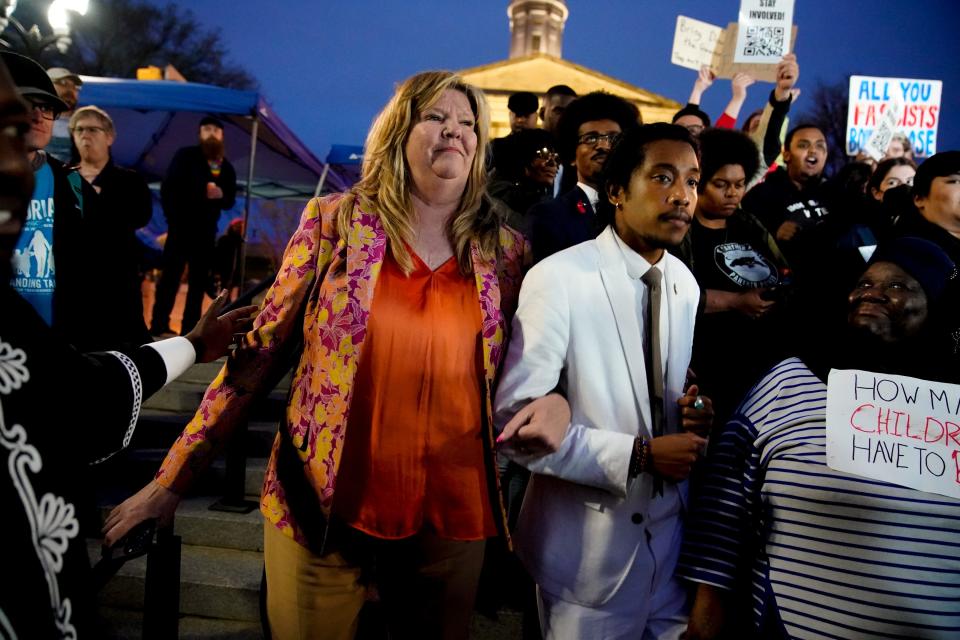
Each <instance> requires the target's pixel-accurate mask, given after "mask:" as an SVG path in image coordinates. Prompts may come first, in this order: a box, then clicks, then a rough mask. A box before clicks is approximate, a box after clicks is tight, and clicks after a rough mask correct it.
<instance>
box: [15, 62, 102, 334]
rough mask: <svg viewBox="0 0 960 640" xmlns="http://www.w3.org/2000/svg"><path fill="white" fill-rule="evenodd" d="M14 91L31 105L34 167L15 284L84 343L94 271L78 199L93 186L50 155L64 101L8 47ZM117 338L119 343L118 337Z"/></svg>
mask: <svg viewBox="0 0 960 640" xmlns="http://www.w3.org/2000/svg"><path fill="white" fill-rule="evenodd" d="M0 56H2V59H3V62H4V63H5V65H6V67H7V69H8V70H9V72H10V77H11V78H12V80H13V83H14V85H15V86H16V90H17V93H18V94H19V96H20V97H21V98H22V99H24V100H25V101H26V102H27V103H28V104H29V105H30V107H31V109H30V128H29V130H28V131H27V133H26V136H25V142H26V148H27V159H28V160H29V161H30V163H31V166H32V167H33V176H34V185H35V186H34V191H33V197H32V198H31V203H30V211H31V215H30V216H29V219H28V220H27V221H26V223H25V226H24V229H23V233H22V234H21V235H20V237H19V240H18V243H17V246H16V247H15V249H14V265H15V271H14V277H13V280H12V285H13V288H14V289H15V290H16V291H17V292H18V293H19V294H20V295H22V296H23V298H24V299H25V300H26V301H27V302H29V303H30V305H31V306H32V307H33V308H34V309H35V310H36V312H37V313H38V314H39V315H40V317H41V318H43V320H44V322H46V323H47V325H48V326H50V327H52V328H53V329H54V331H55V332H56V333H58V334H59V335H60V336H62V337H64V338H66V339H67V340H69V341H70V342H72V343H74V344H77V345H80V346H84V340H85V339H86V338H87V337H89V335H90V334H89V331H88V329H90V330H96V326H95V323H93V322H91V321H90V320H91V319H92V318H95V317H96V315H97V314H95V313H91V312H90V308H89V303H88V301H89V293H90V286H91V285H93V284H94V283H96V282H97V278H96V276H97V275H98V274H94V273H91V272H90V271H89V269H88V266H87V265H88V262H87V260H86V259H85V254H84V251H85V250H86V246H85V245H86V241H85V237H86V234H87V233H89V225H88V221H87V220H86V217H85V215H84V213H85V211H84V209H83V202H84V201H85V200H89V198H90V196H91V195H92V193H93V191H92V188H91V187H90V186H89V185H88V184H86V183H85V182H84V180H83V179H82V178H81V177H80V175H79V174H78V173H77V172H76V171H72V170H70V169H68V168H67V167H66V166H64V164H63V163H61V162H60V161H59V160H57V159H56V158H53V157H51V156H49V155H48V154H47V153H46V152H45V151H44V148H45V147H46V146H47V145H48V144H49V143H50V138H51V136H52V133H53V123H54V121H55V120H56V118H57V115H58V114H60V113H62V112H64V111H66V110H67V109H68V105H67V104H66V103H65V102H64V101H63V100H61V99H60V97H59V96H58V95H57V91H56V88H55V87H54V84H53V81H51V80H50V77H49V76H48V75H47V72H46V71H44V70H43V67H41V66H40V65H39V64H37V63H36V62H34V61H33V60H31V59H30V58H28V57H26V56H22V55H19V54H17V53H13V52H10V51H3V52H0ZM117 346H119V345H117Z"/></svg>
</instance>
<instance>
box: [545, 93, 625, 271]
mask: <svg viewBox="0 0 960 640" xmlns="http://www.w3.org/2000/svg"><path fill="white" fill-rule="evenodd" d="M639 121H640V112H639V111H638V110H637V108H636V107H635V106H634V105H632V104H631V103H629V102H627V101H626V100H624V99H622V98H618V97H617V96H614V95H611V94H609V93H603V92H600V91H596V92H593V93H589V94H587V95H585V96H583V97H581V98H577V99H576V100H574V101H573V102H571V103H570V104H569V105H567V108H566V110H565V111H564V112H563V116H562V117H561V119H560V124H559V126H558V135H557V146H558V150H559V152H560V158H561V161H562V162H563V164H564V165H566V167H567V168H568V169H571V170H575V171H576V174H577V185H576V186H575V187H574V188H573V189H571V190H570V191H568V192H566V193H564V194H562V195H560V196H559V197H558V198H557V199H556V200H553V201H551V202H548V203H544V204H541V205H538V206H536V207H534V208H533V209H531V211H530V214H531V216H532V217H533V219H534V222H533V232H532V237H531V242H532V244H533V257H534V260H535V261H537V262H539V261H540V260H543V259H544V258H546V257H547V256H549V255H552V254H554V253H556V252H558V251H561V250H563V249H566V248H567V247H572V246H573V245H575V244H579V243H581V242H585V241H587V240H593V239H594V238H596V237H597V236H598V235H599V234H600V232H601V231H603V229H604V228H605V227H606V226H607V224H608V223H609V220H608V219H606V217H605V216H603V215H598V201H599V199H600V198H599V191H600V189H601V188H602V178H601V175H602V172H603V163H604V161H605V160H606V159H607V155H608V154H609V153H610V149H611V148H612V147H613V144H614V142H616V140H617V138H618V137H619V136H620V135H621V134H623V133H625V132H626V131H629V130H630V129H634V128H636V127H637V126H638V124H639Z"/></svg>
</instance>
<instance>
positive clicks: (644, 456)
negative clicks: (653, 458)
mask: <svg viewBox="0 0 960 640" xmlns="http://www.w3.org/2000/svg"><path fill="white" fill-rule="evenodd" d="M649 460H650V441H649V440H645V439H643V438H641V437H640V436H637V437H636V438H634V439H633V452H632V453H631V455H630V470H629V474H630V477H631V478H635V477H637V476H638V475H640V474H641V473H643V472H644V471H646V470H647V465H648V464H649Z"/></svg>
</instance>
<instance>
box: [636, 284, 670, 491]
mask: <svg viewBox="0 0 960 640" xmlns="http://www.w3.org/2000/svg"><path fill="white" fill-rule="evenodd" d="M641 279H642V280H643V283H644V284H645V285H647V291H648V292H649V294H650V297H649V299H648V303H647V312H646V318H645V321H644V323H643V333H644V336H643V352H644V353H643V360H644V364H645V365H646V368H647V393H648V395H649V396H650V417H651V419H652V422H653V424H651V425H650V431H651V433H652V434H653V437H654V438H658V437H660V436H662V435H663V432H664V426H665V425H664V415H663V360H662V358H661V355H660V297H661V296H660V294H661V291H662V287H661V280H662V278H661V275H660V270H659V269H657V268H656V267H650V269H649V270H648V271H647V272H646V273H645V274H643V277H642V278H641ZM653 490H654V495H663V481H662V480H661V479H660V478H655V479H654V483H653Z"/></svg>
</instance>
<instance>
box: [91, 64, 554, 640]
mask: <svg viewBox="0 0 960 640" xmlns="http://www.w3.org/2000/svg"><path fill="white" fill-rule="evenodd" d="M487 129H488V116H487V106H486V102H485V100H484V98H483V95H482V94H481V93H480V92H479V90H477V89H475V88H474V87H472V86H469V85H467V84H465V83H464V82H463V80H462V79H461V78H459V77H458V76H456V75H454V74H452V73H448V72H438V71H434V72H426V73H421V74H418V75H415V76H413V77H412V78H409V79H408V80H406V81H405V82H403V83H402V84H401V85H400V86H399V87H398V88H397V91H396V93H395V94H394V96H393V98H391V100H390V101H389V103H388V104H387V106H386V107H385V108H384V110H383V111H382V112H381V113H380V115H379V116H378V118H377V120H376V122H375V123H374V125H373V128H372V129H371V131H370V134H369V136H368V138H367V145H366V155H365V158H364V167H363V172H362V177H361V180H360V182H359V183H358V184H357V185H356V186H355V187H353V188H352V189H351V190H350V191H349V192H348V193H345V194H342V195H334V196H329V197H327V198H320V199H314V200H313V201H311V202H310V203H309V204H308V205H307V207H306V210H305V211H304V213H303V218H302V220H301V222H300V227H299V229H298V230H297V231H296V233H295V234H294V236H293V238H292V239H291V240H290V244H289V245H288V247H287V251H286V254H285V256H284V261H283V265H282V267H281V269H280V273H279V275H278V276H277V281H276V282H275V283H274V285H273V287H272V288H271V289H270V291H269V293H268V294H267V297H266V300H265V301H264V302H263V305H262V306H261V308H260V314H259V317H258V318H257V321H256V323H255V325H254V326H255V328H254V330H253V331H252V332H250V333H249V334H248V335H247V336H246V341H245V346H244V348H243V349H242V350H240V352H239V353H237V354H236V355H235V356H233V357H232V358H231V359H230V360H229V361H228V363H227V365H226V367H225V369H224V371H223V373H222V374H221V375H220V376H219V377H218V378H217V379H216V380H215V381H214V382H213V384H212V385H211V387H210V389H208V391H207V393H206V396H205V398H204V401H203V404H202V405H201V406H200V409H199V411H198V412H197V414H196V416H195V417H194V419H193V420H192V421H191V422H190V424H188V425H187V427H186V429H185V430H184V432H183V434H182V435H181V436H180V438H179V440H178V441H177V442H176V443H175V444H174V446H173V448H172V449H171V451H170V453H169V454H168V455H167V458H166V460H165V461H164V463H163V465H162V467H161V469H160V471H159V472H158V474H157V476H156V479H155V480H154V481H153V482H151V483H150V484H149V485H148V486H147V487H145V488H144V489H143V490H141V491H140V492H139V493H138V494H137V495H135V496H134V497H132V498H131V499H129V500H127V501H126V502H125V503H123V504H122V505H120V506H119V507H117V509H115V510H114V512H113V513H112V514H111V515H110V516H109V518H108V519H107V522H106V526H105V533H106V536H107V539H108V540H114V539H116V538H118V537H119V536H121V535H123V533H124V532H125V531H126V530H128V529H129V527H130V526H131V525H133V524H135V523H136V522H139V521H140V520H143V519H144V518H146V517H157V516H159V517H162V518H169V517H170V515H171V514H172V512H173V510H174V509H175V508H176V505H177V502H178V501H179V498H180V495H181V494H182V493H183V492H184V491H185V490H186V489H187V487H188V486H189V485H190V482H191V480H192V479H193V477H194V476H195V475H196V473H197V471H198V470H200V469H202V468H203V467H204V466H205V465H206V463H207V462H208V460H209V457H210V453H211V450H212V449H213V447H212V445H214V444H216V443H217V442H219V441H221V440H223V439H224V438H225V437H227V434H228V433H229V432H230V430H231V428H232V427H233V425H234V424H236V423H237V422H238V421H240V420H242V419H243V416H244V413H245V409H246V408H247V406H248V405H249V402H250V400H251V399H252V398H253V397H254V396H255V395H256V393H257V392H258V391H260V390H263V389H265V388H268V387H269V385H270V384H271V383H272V382H273V381H275V380H276V379H277V378H278V377H279V376H281V375H282V374H283V373H284V364H285V363H289V358H290V356H291V355H296V356H297V358H298V362H299V364H297V366H296V371H295V375H294V378H293V383H292V389H291V394H290V401H289V404H288V406H287V409H286V415H285V417H284V421H283V424H282V425H281V428H280V433H279V435H278V436H277V439H276V441H275V443H274V448H273V453H272V455H271V458H270V462H269V466H268V468H267V474H266V479H265V481H264V486H263V496H262V499H261V511H262V512H263V514H264V517H265V525H264V548H265V564H266V573H267V614H268V619H269V625H270V629H271V632H272V634H273V637H274V638H351V637H353V635H354V633H355V630H356V621H357V615H358V612H359V610H360V608H361V606H362V604H363V600H364V594H365V586H364V585H366V584H369V583H370V582H371V581H372V582H374V583H375V584H376V587H377V589H378V592H379V594H380V597H381V600H382V602H383V605H384V607H383V608H384V611H385V613H386V617H387V624H388V626H389V627H390V629H391V633H392V634H393V635H394V637H413V636H415V637H418V638H466V637H467V628H468V624H469V618H470V613H471V611H472V607H473V600H474V595H475V591H476V584H477V578H478V576H479V572H480V566H481V563H482V560H483V548H484V541H485V540H486V539H487V538H489V537H491V536H494V535H497V534H498V533H503V531H504V519H503V511H502V505H501V502H500V498H499V490H498V479H497V475H496V468H495V464H494V461H493V456H492V450H493V440H492V430H491V424H490V421H489V416H490V415H491V411H490V399H491V398H492V393H493V386H494V380H495V376H496V371H497V368H498V365H499V363H500V360H501V357H502V354H503V351H504V342H505V339H506V332H507V327H509V319H510V316H511V315H512V313H513V310H514V308H515V305H516V299H517V291H518V289H519V284H520V279H521V276H522V271H523V265H524V260H525V256H526V254H527V252H526V250H525V244H524V241H523V240H522V237H521V236H520V235H519V234H518V233H517V232H515V231H513V230H511V229H509V228H507V227H504V226H503V225H502V224H501V223H500V221H499V219H498V218H497V217H496V215H495V214H494V213H493V211H492V210H491V209H490V206H489V203H488V201H487V200H486V199H485V198H484V196H483V194H484V189H485V182H484V180H485V178H484V157H483V156H484V149H485V148H486V146H487V136H488V134H487ZM297 350H299V351H297ZM291 352H293V354H291ZM540 402H541V403H543V404H542V406H544V407H545V408H553V409H554V410H556V411H561V412H562V411H563V410H564V407H565V403H564V402H562V401H557V400H554V399H550V398H548V399H546V400H541V401H540ZM551 403H553V404H551Z"/></svg>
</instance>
